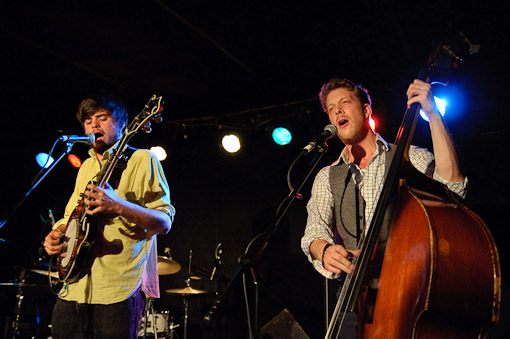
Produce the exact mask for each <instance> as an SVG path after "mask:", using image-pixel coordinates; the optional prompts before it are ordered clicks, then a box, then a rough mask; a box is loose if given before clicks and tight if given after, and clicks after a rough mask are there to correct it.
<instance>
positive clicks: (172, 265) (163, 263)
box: [158, 255, 181, 275]
mask: <svg viewBox="0 0 510 339" xmlns="http://www.w3.org/2000/svg"><path fill="white" fill-rule="evenodd" d="M180 270H181V265H180V264H179V263H178V262H177V261H175V260H173V259H171V258H168V257H164V256H162V255H158V275H167V274H174V273H177V272H179V271H180Z"/></svg>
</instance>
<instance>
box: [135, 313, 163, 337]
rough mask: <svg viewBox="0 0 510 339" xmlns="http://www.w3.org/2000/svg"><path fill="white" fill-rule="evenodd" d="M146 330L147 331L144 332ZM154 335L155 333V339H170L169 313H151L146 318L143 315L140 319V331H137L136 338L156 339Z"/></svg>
mask: <svg viewBox="0 0 510 339" xmlns="http://www.w3.org/2000/svg"><path fill="white" fill-rule="evenodd" d="M145 328H147V331H145ZM154 333H157V338H171V337H169V335H170V312H169V311H162V312H161V313H151V314H149V316H148V317H146V316H145V315H144V316H143V317H142V322H141V324H140V330H139V331H138V338H143V337H144V336H145V337H147V338H154V337H156V336H155V335H154Z"/></svg>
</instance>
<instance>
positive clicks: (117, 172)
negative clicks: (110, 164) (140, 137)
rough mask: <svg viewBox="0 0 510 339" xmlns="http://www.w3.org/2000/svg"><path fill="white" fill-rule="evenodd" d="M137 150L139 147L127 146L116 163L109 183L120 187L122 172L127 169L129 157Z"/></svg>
mask: <svg viewBox="0 0 510 339" xmlns="http://www.w3.org/2000/svg"><path fill="white" fill-rule="evenodd" d="M136 150H137V148H134V147H131V146H126V149H125V150H124V152H123V153H122V155H123V156H122V157H121V158H120V159H119V160H118V161H117V164H116V165H115V168H114V169H113V172H112V174H111V176H110V180H108V183H109V184H110V185H111V186H112V187H113V189H116V188H117V187H119V183H120V178H121V176H122V172H124V170H125V169H126V167H127V163H128V161H129V159H130V158H131V156H132V155H133V153H135V151H136Z"/></svg>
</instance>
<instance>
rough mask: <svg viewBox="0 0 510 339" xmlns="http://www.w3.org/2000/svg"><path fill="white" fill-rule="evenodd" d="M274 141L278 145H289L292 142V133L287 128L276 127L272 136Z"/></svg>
mask: <svg viewBox="0 0 510 339" xmlns="http://www.w3.org/2000/svg"><path fill="white" fill-rule="evenodd" d="M271 136H272V137H273V141H274V142H276V143H277V144H278V145H280V146H283V145H287V144H289V143H290V142H291V141H292V133H290V131H289V130H288V129H286V128H285V127H276V128H275V129H274V130H273V133H272V134H271Z"/></svg>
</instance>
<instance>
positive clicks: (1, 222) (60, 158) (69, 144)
mask: <svg viewBox="0 0 510 339" xmlns="http://www.w3.org/2000/svg"><path fill="white" fill-rule="evenodd" d="M66 147H67V148H66V151H65V152H64V153H62V155H61V156H60V157H59V158H58V159H57V160H56V161H54V162H53V163H52V164H51V166H50V167H49V168H48V169H47V170H46V172H44V174H43V175H42V177H41V178H39V180H37V181H36V182H35V183H34V184H33V185H32V187H30V188H29V189H28V190H27V192H26V193H25V195H23V197H22V198H21V199H20V201H19V202H18V203H17V204H16V205H15V206H14V208H12V209H11V210H10V211H9V212H7V216H6V217H5V218H4V219H2V220H1V221H0V229H1V228H2V227H3V226H4V225H5V224H6V223H7V222H8V221H9V219H10V217H11V215H12V214H13V213H14V211H15V210H17V209H18V208H19V207H20V206H21V204H22V203H23V202H24V201H25V199H26V198H28V196H29V195H30V193H32V191H33V190H34V189H35V188H36V187H37V186H38V185H39V184H40V183H41V181H43V179H44V178H45V177H46V176H47V175H48V173H50V172H51V170H52V169H53V168H55V166H56V165H57V164H58V163H59V162H60V160H62V158H64V156H66V155H68V154H69V153H71V149H72V148H73V144H72V143H67V146H66Z"/></svg>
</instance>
